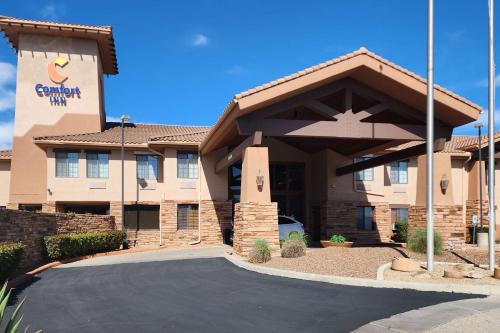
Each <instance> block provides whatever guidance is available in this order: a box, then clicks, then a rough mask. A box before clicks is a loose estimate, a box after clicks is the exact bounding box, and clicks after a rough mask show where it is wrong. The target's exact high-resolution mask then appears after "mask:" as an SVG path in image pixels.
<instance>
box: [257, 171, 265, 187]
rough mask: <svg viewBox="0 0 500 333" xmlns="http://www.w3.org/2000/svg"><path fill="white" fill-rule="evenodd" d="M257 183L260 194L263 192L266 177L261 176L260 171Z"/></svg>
mask: <svg viewBox="0 0 500 333" xmlns="http://www.w3.org/2000/svg"><path fill="white" fill-rule="evenodd" d="M255 182H256V183H257V188H258V189H259V192H262V187H264V176H263V175H262V174H261V171H260V169H259V174H258V175H257V176H256V177H255Z"/></svg>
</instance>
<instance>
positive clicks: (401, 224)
mask: <svg viewBox="0 0 500 333" xmlns="http://www.w3.org/2000/svg"><path fill="white" fill-rule="evenodd" d="M393 239H394V241H396V242H399V243H406V242H407V241H408V222H407V221H396V224H395V230H394V236H393Z"/></svg>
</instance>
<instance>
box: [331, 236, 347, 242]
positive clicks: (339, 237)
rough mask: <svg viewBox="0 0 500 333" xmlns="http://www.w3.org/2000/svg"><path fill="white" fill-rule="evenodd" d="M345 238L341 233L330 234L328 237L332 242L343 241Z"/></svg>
mask: <svg viewBox="0 0 500 333" xmlns="http://www.w3.org/2000/svg"><path fill="white" fill-rule="evenodd" d="M346 240H347V238H345V237H344V236H342V235H332V236H331V237H330V242H332V243H345V241H346Z"/></svg>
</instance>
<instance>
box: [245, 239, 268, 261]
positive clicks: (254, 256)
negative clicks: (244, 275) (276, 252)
mask: <svg viewBox="0 0 500 333" xmlns="http://www.w3.org/2000/svg"><path fill="white" fill-rule="evenodd" d="M269 260H271V249H270V248H269V244H267V242H266V241H265V240H264V239H257V240H256V241H255V243H254V244H253V248H252V250H250V255H249V258H248V262H251V263H253V264H260V263H264V262H268V261H269Z"/></svg>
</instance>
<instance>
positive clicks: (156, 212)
mask: <svg viewBox="0 0 500 333" xmlns="http://www.w3.org/2000/svg"><path fill="white" fill-rule="evenodd" d="M124 224H125V229H129V230H154V229H159V228H160V206H158V205H127V206H125V216H124Z"/></svg>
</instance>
